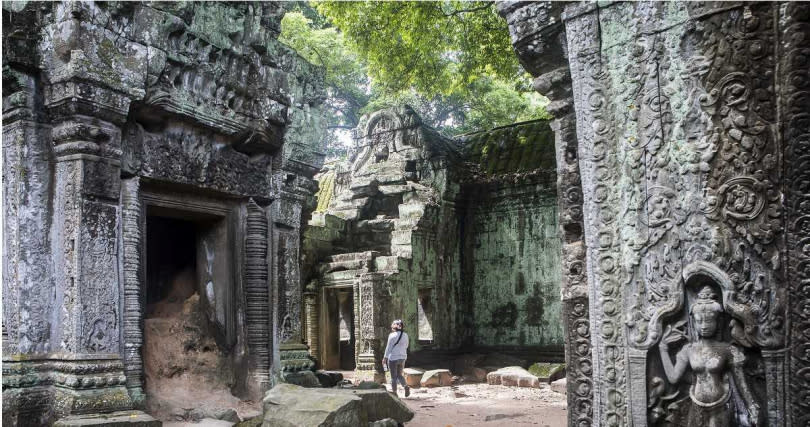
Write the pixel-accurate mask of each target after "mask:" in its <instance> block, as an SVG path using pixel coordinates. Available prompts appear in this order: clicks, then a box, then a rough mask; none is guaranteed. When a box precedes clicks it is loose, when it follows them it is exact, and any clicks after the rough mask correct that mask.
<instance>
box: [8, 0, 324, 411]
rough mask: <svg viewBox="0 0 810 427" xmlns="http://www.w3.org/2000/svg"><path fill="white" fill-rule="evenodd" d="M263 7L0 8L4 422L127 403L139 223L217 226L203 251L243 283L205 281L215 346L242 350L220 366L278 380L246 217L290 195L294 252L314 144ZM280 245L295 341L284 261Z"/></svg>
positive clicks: (135, 362) (260, 266) (132, 394)
mask: <svg viewBox="0 0 810 427" xmlns="http://www.w3.org/2000/svg"><path fill="white" fill-rule="evenodd" d="M283 12H284V10H283V7H282V6H281V5H280V4H272V3H266V4H259V3H255V4H254V3H193V4H192V3H188V4H179V3H177V4H171V3H159V2H147V3H139V4H134V3H108V2H93V1H87V2H53V3H39V4H34V3H29V4H14V5H12V4H10V3H9V4H4V5H3V13H4V22H6V21H7V23H8V25H5V26H4V28H3V40H4V42H5V43H3V46H4V50H3V59H4V70H3V81H4V87H3V110H4V111H3V113H4V116H3V125H4V129H3V132H4V144H3V161H4V165H3V166H4V177H8V178H9V179H4V187H3V195H4V200H5V201H6V202H7V203H6V211H5V213H4V214H5V215H6V217H8V218H13V220H11V221H7V222H6V223H5V224H6V225H5V229H4V233H3V236H4V248H6V249H7V250H6V251H5V256H6V259H4V282H3V290H4V306H3V341H4V354H3V357H4V360H3V368H4V372H5V371H8V375H4V378H3V380H4V387H3V403H4V405H3V421H4V424H5V423H8V424H9V425H13V424H14V423H16V422H18V421H20V422H23V423H30V424H32V425H50V424H53V423H54V422H55V421H56V419H58V418H60V417H63V416H67V415H70V414H74V413H82V414H83V413H90V412H109V411H115V410H124V409H132V408H133V407H137V406H139V405H140V404H141V403H142V402H143V399H144V395H143V390H144V387H143V386H144V384H143V381H144V377H143V361H142V360H141V354H140V353H141V349H142V346H143V331H142V326H141V325H142V322H143V317H144V295H145V290H144V286H145V283H144V282H145V280H146V279H145V278H144V277H143V276H144V275H143V270H144V267H145V265H144V264H145V262H146V257H145V256H144V253H145V247H146V240H147V238H146V235H145V233H144V227H145V222H146V217H147V216H151V215H153V212H152V211H153V210H154V209H157V210H158V211H160V212H159V213H158V214H159V215H162V214H165V213H166V211H171V212H172V214H173V215H180V216H181V217H183V218H184V219H187V218H186V217H187V216H188V217H193V218H194V219H195V220H198V219H199V218H204V220H202V222H205V221H208V220H211V219H212V218H218V220H219V219H223V218H224V221H225V222H227V224H225V225H224V226H223V227H222V228H221V229H218V230H216V232H217V233H219V234H221V235H218V236H213V237H211V236H207V237H211V238H216V239H219V240H217V242H219V243H222V245H221V246H222V247H221V248H219V249H218V250H221V249H225V250H227V251H228V252H229V255H228V256H227V257H220V258H218V260H220V261H223V262H227V263H229V264H235V265H242V264H243V263H245V264H247V265H246V269H245V270H244V271H243V272H244V273H245V275H246V276H247V277H246V280H245V283H243V282H242V281H241V280H238V278H236V277H231V276H230V275H229V274H228V272H230V271H233V272H235V271H238V270H239V268H236V267H235V266H233V265H228V266H226V267H225V268H222V269H220V270H222V271H219V272H216V274H218V275H219V276H221V277H218V282H217V284H218V285H219V284H220V283H221V285H220V286H219V288H218V289H216V292H217V294H216V296H215V297H216V298H215V301H213V304H218V306H217V307H216V309H217V311H216V313H214V314H215V315H216V317H217V318H216V319H214V320H215V321H216V322H218V325H217V327H219V326H222V325H221V324H223V322H224V326H226V327H227V328H226V330H225V332H224V335H225V337H224V338H225V341H227V344H229V345H240V346H244V345H250V346H251V347H252V348H251V350H250V351H249V352H246V351H245V349H244V348H242V349H235V348H231V350H233V351H234V353H235V354H245V353H249V354H258V353H261V355H260V356H261V357H260V358H259V359H261V363H260V366H259V370H260V371H262V372H264V376H265V377H266V378H267V377H269V375H270V371H271V370H278V369H280V367H278V366H271V361H272V360H274V359H275V360H278V359H277V358H274V357H273V356H272V353H275V352H278V351H279V348H278V343H277V342H276V341H275V340H273V339H271V337H270V336H269V334H270V328H271V320H272V319H270V313H271V312H270V307H269V306H270V304H272V300H271V297H270V290H271V289H272V288H271V284H273V283H277V281H276V278H274V277H271V272H275V271H276V269H275V267H273V268H272V269H271V268H270V265H269V263H270V262H272V263H276V262H277V261H278V260H277V258H276V257H277V254H276V253H270V252H272V251H270V250H269V248H271V247H273V248H275V241H273V239H274V238H275V237H276V236H277V235H276V234H274V233H276V232H277V231H278V229H276V228H272V229H271V228H270V225H269V224H268V223H267V222H266V216H264V214H263V213H261V212H263V210H262V209H261V208H259V207H258V205H259V204H260V205H266V204H269V203H271V202H272V201H273V200H275V199H279V198H281V197H282V196H289V195H291V196H289V197H287V198H288V199H293V200H294V203H290V204H289V205H290V206H292V207H285V208H284V209H286V211H285V212H284V215H279V216H278V217H279V220H278V221H279V223H282V225H283V227H279V228H282V229H283V232H284V233H285V235H284V239H285V240H286V241H288V242H296V241H297V240H299V239H300V234H299V225H300V219H301V210H302V208H303V207H304V205H305V204H304V201H305V200H306V198H307V197H308V196H309V195H311V194H312V193H313V190H314V188H313V184H312V181H311V178H312V175H314V173H315V171H316V170H317V169H318V168H319V167H320V163H321V161H322V155H321V154H319V153H320V152H321V151H322V150H320V148H319V144H320V142H321V141H322V138H321V134H322V132H323V131H324V123H323V121H322V120H321V119H320V118H319V115H320V103H321V102H322V99H323V96H324V92H323V89H322V76H320V75H319V73H316V72H315V70H314V68H313V67H312V66H311V65H310V64H307V63H305V62H304V61H303V60H301V59H300V58H299V57H297V56H296V55H295V54H294V53H293V52H292V51H291V50H290V49H288V48H286V47H285V46H283V45H281V44H280V43H279V42H278V40H277V37H278V32H279V22H280V19H281V16H282V14H283ZM6 172H7V173H6ZM279 181H281V182H279ZM144 186H145V187H146V190H144ZM178 188H182V191H183V193H184V195H183V196H182V197H178V196H177V195H176V193H177V189H178ZM282 193H283V194H282ZM150 197H151V198H150ZM251 199H253V200H255V202H256V203H253V204H250V205H249V201H250V200H251ZM256 209H259V211H261V212H257V211H256ZM237 213H238V214H237ZM245 213H246V214H247V215H243V214H245ZM257 215H258V216H257ZM258 217H261V218H258ZM263 219H264V221H265V223H264V228H262V226H261V225H262V224H261V223H262V220H263ZM290 224H292V225H290ZM284 227H287V228H284ZM245 230H247V233H245ZM246 234H247V235H249V238H247V239H246ZM207 237H204V238H203V239H200V240H205V238H207ZM245 240H248V241H247V242H246V241H245ZM287 247H288V248H289V250H288V254H289V255H290V257H289V258H290V259H284V260H283V262H284V263H286V264H288V265H291V266H290V267H289V268H287V269H286V270H284V273H285V275H286V276H289V277H284V278H283V279H282V281H283V282H284V283H285V284H287V283H289V284H290V285H289V286H287V287H286V289H287V292H288V294H287V295H285V308H289V312H285V313H286V314H287V315H288V318H289V324H290V325H291V329H292V331H293V333H292V334H291V335H295V333H297V329H300V328H299V326H298V324H299V323H300V320H299V319H298V317H300V309H298V308H297V307H298V306H297V305H298V304H300V301H299V300H300V291H301V289H300V286H299V285H298V283H299V282H300V279H298V278H297V276H299V270H298V268H297V258H298V252H297V251H298V247H297V245H288V246H287ZM198 249H199V248H198ZM231 252H232V254H231ZM226 260H227V261H226ZM218 266H219V265H218ZM219 267H221V266H219ZM209 273H210V272H209ZM262 281H264V282H266V283H261V282H262ZM232 282H233V285H232V286H231V283H232ZM242 286H245V287H244V288H243V287H242ZM206 296H207V295H206ZM223 304H225V305H223ZM226 307H227V308H226ZM209 308H210V307H209ZM240 309H241V310H240ZM224 311H228V313H224ZM209 314H210V313H209ZM231 315H232V316H231ZM239 316H242V317H240V318H238V319H237V317H239ZM257 316H258V317H259V319H258V320H257V319H256V317H257ZM246 317H249V319H247V320H246ZM262 318H264V320H262ZM237 324H238V326H237ZM243 326H247V329H245V328H244V327H243ZM257 328H258V329H257ZM220 329H221V328H220ZM236 334H241V336H239V337H237V336H236ZM262 336H264V337H262ZM216 338H217V339H219V338H222V337H216ZM237 338H239V339H237ZM248 341H250V343H249V344H248V343H247V342H248ZM237 343H238V344H237ZM32 355H36V356H32ZM239 360H241V359H240V357H235V358H234V361H235V362H234V363H239ZM7 368H8V369H7ZM66 370H73V371H75V372H73V371H71V372H67V371H66ZM246 377H247V375H243V376H241V377H240V378H243V379H239V380H238V381H237V382H240V381H241V382H242V383H243V382H244V381H245V379H244V378H246ZM268 379H269V378H268ZM242 383H240V384H237V385H236V386H235V387H234V390H236V393H241V392H242V391H244V390H247V387H245V384H242ZM250 391H251V390H248V392H250ZM252 391H255V390H252ZM259 392H260V391H259ZM246 393H247V392H246Z"/></svg>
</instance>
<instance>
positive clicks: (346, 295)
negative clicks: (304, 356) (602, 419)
mask: <svg viewBox="0 0 810 427" xmlns="http://www.w3.org/2000/svg"><path fill="white" fill-rule="evenodd" d="M554 178H555V168H554V151H553V133H552V132H551V129H550V127H549V124H548V122H547V121H545V120H538V121H533V122H526V123H518V124H515V125H511V126H506V127H503V128H498V129H493V130H491V131H486V132H479V133H475V134H470V135H465V136H463V137H461V138H458V139H449V138H446V137H444V136H442V135H440V134H439V133H437V132H436V131H435V130H433V129H431V128H430V127H428V126H426V125H424V124H422V122H421V120H420V118H419V117H418V116H417V115H416V114H415V113H414V112H413V111H412V110H411V109H410V108H407V107H402V108H394V109H388V110H382V111H378V112H376V113H374V114H371V115H370V116H367V117H365V118H363V119H362V120H361V124H360V126H359V127H358V128H357V129H356V130H355V145H354V149H353V150H352V152H351V153H350V155H349V161H342V162H335V163H332V164H329V165H327V167H326V168H325V169H324V171H323V172H322V173H321V174H320V175H319V176H318V180H319V183H320V190H319V193H318V194H317V196H318V207H317V209H316V211H315V213H314V214H313V218H312V220H311V221H310V222H309V225H308V227H307V228H306V231H305V239H304V254H305V258H304V266H303V276H304V277H305V278H306V282H307V287H306V290H305V314H306V315H305V326H304V331H305V333H306V336H305V339H306V341H307V343H308V344H309V346H310V353H311V354H312V355H313V357H315V358H316V359H317V360H318V362H319V363H320V364H321V365H322V366H323V367H324V368H326V369H338V368H342V369H355V370H356V374H357V376H358V377H360V378H363V379H375V378H376V379H381V378H382V377H383V371H382V365H381V360H382V356H383V352H382V351H383V347H384V344H385V342H386V338H387V336H388V333H389V332H390V329H389V327H388V325H390V323H391V321H392V320H394V319H396V318H401V319H404V321H405V324H406V325H407V326H406V327H407V331H408V334H409V337H410V339H411V343H410V346H409V348H410V351H411V356H412V357H411V362H410V363H418V362H415V361H416V360H418V359H419V357H422V356H424V357H423V358H427V357H447V356H452V355H453V354H454V353H457V352H465V351H468V352H469V351H481V352H485V351H501V352H513V353H518V354H520V355H521V356H525V357H528V358H531V360H532V361H540V360H545V361H554V360H557V359H561V358H562V351H561V350H562V343H563V338H562V328H561V322H560V318H559V313H560V302H559V274H560V269H559V253H560V246H559V237H558V235H557V203H556V192H555V186H554Z"/></svg>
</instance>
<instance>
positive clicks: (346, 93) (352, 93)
mask: <svg viewBox="0 0 810 427" xmlns="http://www.w3.org/2000/svg"><path fill="white" fill-rule="evenodd" d="M302 9H303V10H298V11H290V12H287V13H286V14H285V15H284V18H282V20H281V35H280V37H279V40H281V41H282V42H283V43H285V44H287V45H288V46H290V47H292V48H293V49H295V51H296V52H298V54H299V55H301V56H302V57H304V59H306V60H307V61H309V62H311V63H313V64H315V65H319V66H322V67H323V69H324V73H325V76H324V77H325V82H326V85H327V100H326V108H327V110H328V111H329V112H330V114H329V118H328V126H329V127H330V128H331V129H333V130H334V129H351V128H354V127H355V126H357V122H358V120H359V119H360V114H361V113H360V110H361V109H362V108H363V107H365V106H366V105H367V104H368V102H369V93H368V86H369V79H368V77H367V75H366V69H365V67H364V66H363V64H362V62H361V60H360V58H359V57H358V56H357V55H356V54H355V53H354V52H353V51H351V50H349V49H348V48H347V47H346V45H345V43H344V41H343V34H342V33H340V32H339V31H338V30H337V29H336V28H334V27H320V28H319V27H318V25H319V22H318V20H317V13H315V11H314V10H313V9H311V8H302ZM305 11H309V13H305ZM313 14H314V15H315V17H316V19H314V20H313V19H312V18H309V17H307V16H306V15H310V16H311V15H313ZM321 21H322V20H321ZM320 25H323V22H321V23H320ZM328 135H329V141H327V144H326V145H327V155H328V156H330V157H335V156H338V155H340V154H342V152H343V151H344V150H343V149H342V148H341V147H340V144H339V141H337V139H338V137H339V133H336V132H334V131H333V132H329V134H328Z"/></svg>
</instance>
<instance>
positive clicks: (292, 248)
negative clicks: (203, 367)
mask: <svg viewBox="0 0 810 427" xmlns="http://www.w3.org/2000/svg"><path fill="white" fill-rule="evenodd" d="M274 180H275V185H276V187H277V188H278V189H279V191H278V199H276V200H274V201H273V203H272V204H271V205H270V209H271V216H272V218H273V248H274V257H271V259H274V279H275V286H274V291H275V301H276V307H277V313H276V315H275V329H274V330H275V334H276V337H277V340H275V342H278V343H279V347H278V350H279V359H278V362H279V363H278V365H277V366H276V367H275V369H277V370H280V372H279V373H280V374H281V376H282V377H284V375H287V374H289V373H293V372H298V371H303V370H311V369H312V368H313V367H314V362H313V361H312V359H310V357H309V351H308V349H307V345H306V344H304V342H303V339H302V331H301V314H302V313H301V304H302V298H303V293H302V287H301V271H300V264H301V263H300V251H301V212H302V209H303V206H304V204H305V202H306V201H307V195H308V194H310V192H309V189H308V188H307V187H306V183H308V181H310V180H308V179H307V178H305V177H302V176H300V175H297V174H295V173H292V172H285V171H281V172H279V173H277V174H276V175H275V177H274Z"/></svg>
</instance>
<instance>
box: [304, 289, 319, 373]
mask: <svg viewBox="0 0 810 427" xmlns="http://www.w3.org/2000/svg"><path fill="white" fill-rule="evenodd" d="M319 308H320V307H319V306H318V293H317V292H316V291H315V289H314V288H310V287H309V286H307V289H305V291H304V340H305V342H306V344H307V346H309V354H310V355H311V356H312V357H315V358H317V357H318V352H319V351H320V340H319V338H318V335H319V334H320V327H319V325H318V309H319Z"/></svg>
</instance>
